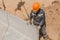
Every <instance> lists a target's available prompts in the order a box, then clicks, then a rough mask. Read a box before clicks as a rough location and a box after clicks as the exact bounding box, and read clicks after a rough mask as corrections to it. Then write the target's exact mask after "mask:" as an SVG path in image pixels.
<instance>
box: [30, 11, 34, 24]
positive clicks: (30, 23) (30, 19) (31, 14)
mask: <svg viewBox="0 0 60 40" xmlns="http://www.w3.org/2000/svg"><path fill="white" fill-rule="evenodd" d="M32 17H33V16H32V11H31V13H30V24H32Z"/></svg>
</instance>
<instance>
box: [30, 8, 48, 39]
mask: <svg viewBox="0 0 60 40" xmlns="http://www.w3.org/2000/svg"><path fill="white" fill-rule="evenodd" d="M32 19H33V24H34V25H36V26H40V29H39V40H40V38H41V37H43V38H44V40H48V36H47V33H46V23H45V12H44V11H43V10H42V9H39V10H38V12H37V13H34V12H33V11H31V13H30V21H31V20H32Z"/></svg>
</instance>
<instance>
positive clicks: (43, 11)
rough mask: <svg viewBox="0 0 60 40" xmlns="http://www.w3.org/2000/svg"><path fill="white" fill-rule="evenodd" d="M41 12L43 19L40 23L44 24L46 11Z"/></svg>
mask: <svg viewBox="0 0 60 40" xmlns="http://www.w3.org/2000/svg"><path fill="white" fill-rule="evenodd" d="M41 13H42V14H43V15H42V19H41V22H40V25H44V24H45V12H44V11H43V10H42V11H41Z"/></svg>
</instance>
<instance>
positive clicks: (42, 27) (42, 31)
mask: <svg viewBox="0 0 60 40" xmlns="http://www.w3.org/2000/svg"><path fill="white" fill-rule="evenodd" d="M41 33H42V36H43V38H44V40H48V35H47V33H46V25H45V24H44V25H42V26H41Z"/></svg>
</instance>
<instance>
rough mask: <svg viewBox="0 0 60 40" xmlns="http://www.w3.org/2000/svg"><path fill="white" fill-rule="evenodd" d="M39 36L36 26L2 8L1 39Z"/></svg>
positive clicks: (16, 39) (36, 37) (28, 38)
mask: <svg viewBox="0 0 60 40" xmlns="http://www.w3.org/2000/svg"><path fill="white" fill-rule="evenodd" d="M38 36H39V35H38V30H37V29H36V27H35V26H32V25H27V23H26V22H25V21H23V20H21V19H18V18H17V17H16V16H13V15H11V14H9V13H8V12H6V11H3V10H0V40H38Z"/></svg>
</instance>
